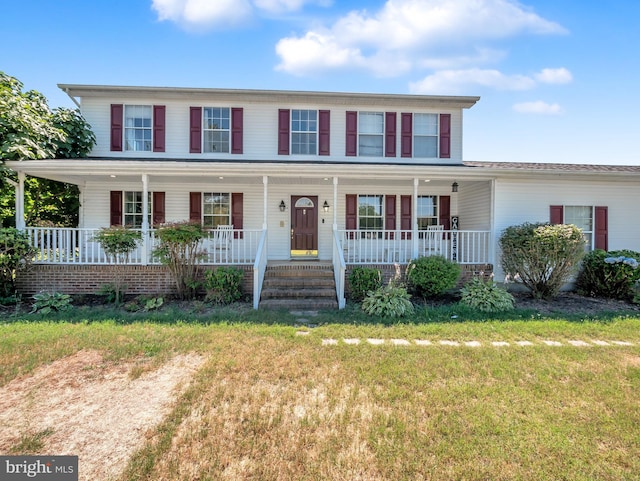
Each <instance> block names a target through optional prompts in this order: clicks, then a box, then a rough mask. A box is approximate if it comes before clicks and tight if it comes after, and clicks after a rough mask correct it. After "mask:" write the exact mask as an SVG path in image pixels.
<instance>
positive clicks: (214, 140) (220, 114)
mask: <svg viewBox="0 0 640 481" xmlns="http://www.w3.org/2000/svg"><path fill="white" fill-rule="evenodd" d="M202 115H203V122H202V138H203V139H202V143H203V151H204V152H222V153H229V133H230V126H231V122H230V111H229V108H219V107H205V108H203V109H202Z"/></svg>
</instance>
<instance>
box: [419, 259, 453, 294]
mask: <svg viewBox="0 0 640 481" xmlns="http://www.w3.org/2000/svg"><path fill="white" fill-rule="evenodd" d="M458 277H460V266H459V265H458V264H456V263H455V262H451V261H449V260H447V259H445V258H444V257H442V256H429V257H419V258H418V259H416V260H414V261H411V262H410V263H409V266H408V267H407V279H408V281H409V284H410V286H411V287H412V288H413V289H414V290H415V292H416V293H417V294H418V295H419V296H422V297H423V298H425V299H426V298H429V297H438V296H441V295H442V294H444V293H445V292H446V291H448V290H449V289H453V288H454V287H455V286H456V283H457V282H458Z"/></svg>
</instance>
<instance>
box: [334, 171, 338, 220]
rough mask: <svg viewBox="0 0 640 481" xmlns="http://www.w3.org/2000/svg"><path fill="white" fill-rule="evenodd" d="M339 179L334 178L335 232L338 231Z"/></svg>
mask: <svg viewBox="0 0 640 481" xmlns="http://www.w3.org/2000/svg"><path fill="white" fill-rule="evenodd" d="M337 207H338V178H337V177H334V178H333V230H334V231H336V230H338V209H337Z"/></svg>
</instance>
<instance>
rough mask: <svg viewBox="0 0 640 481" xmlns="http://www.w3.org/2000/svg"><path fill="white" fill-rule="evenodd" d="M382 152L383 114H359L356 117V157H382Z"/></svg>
mask: <svg viewBox="0 0 640 481" xmlns="http://www.w3.org/2000/svg"><path fill="white" fill-rule="evenodd" d="M383 151H384V114H383V113H382V112H360V113H359V116H358V155H360V156H363V157H382V155H383Z"/></svg>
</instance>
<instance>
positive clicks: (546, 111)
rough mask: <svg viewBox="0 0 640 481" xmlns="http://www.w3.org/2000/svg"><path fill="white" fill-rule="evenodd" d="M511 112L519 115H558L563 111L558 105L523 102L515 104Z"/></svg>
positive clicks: (541, 102) (540, 101) (539, 101)
mask: <svg viewBox="0 0 640 481" xmlns="http://www.w3.org/2000/svg"><path fill="white" fill-rule="evenodd" d="M513 110H514V111H516V112H518V113H521V114H541V115H559V114H561V113H563V112H564V111H563V109H562V107H561V106H560V105H559V104H549V103H547V102H543V101H542V100H538V101H537V102H523V103H520V104H515V105H514V106H513Z"/></svg>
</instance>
